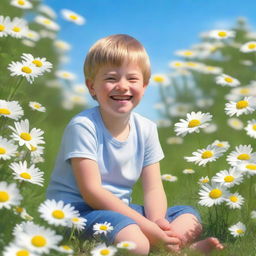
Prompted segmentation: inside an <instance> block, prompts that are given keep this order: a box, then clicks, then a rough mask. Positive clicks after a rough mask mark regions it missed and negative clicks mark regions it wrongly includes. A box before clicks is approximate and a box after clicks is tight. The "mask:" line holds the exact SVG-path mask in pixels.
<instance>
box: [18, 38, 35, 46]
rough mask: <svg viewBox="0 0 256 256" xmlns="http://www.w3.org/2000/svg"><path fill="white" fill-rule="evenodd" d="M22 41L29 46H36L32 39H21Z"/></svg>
mask: <svg viewBox="0 0 256 256" xmlns="http://www.w3.org/2000/svg"><path fill="white" fill-rule="evenodd" d="M21 43H22V44H24V45H26V46H28V47H35V46H36V44H35V43H34V42H32V41H30V40H27V39H23V40H21Z"/></svg>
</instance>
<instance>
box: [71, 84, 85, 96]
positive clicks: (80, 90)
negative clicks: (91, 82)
mask: <svg viewBox="0 0 256 256" xmlns="http://www.w3.org/2000/svg"><path fill="white" fill-rule="evenodd" d="M72 90H73V91H74V92H75V93H77V94H86V93H88V92H89V91H88V89H87V87H86V86H84V84H74V85H73V86H72Z"/></svg>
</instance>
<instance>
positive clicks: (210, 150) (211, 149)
mask: <svg viewBox="0 0 256 256" xmlns="http://www.w3.org/2000/svg"><path fill="white" fill-rule="evenodd" d="M192 155H193V156H185V157H184V158H185V159H186V160H187V161H188V162H195V164H198V165H199V166H201V165H202V166H205V165H206V164H207V163H209V162H213V161H216V160H217V159H218V158H219V157H220V156H222V155H223V150H222V149H219V148H217V147H215V146H213V145H208V146H207V147H206V148H204V149H198V150H197V151H196V152H193V153H192Z"/></svg>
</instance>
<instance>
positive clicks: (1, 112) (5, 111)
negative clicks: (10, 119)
mask: <svg viewBox="0 0 256 256" xmlns="http://www.w3.org/2000/svg"><path fill="white" fill-rule="evenodd" d="M10 114H11V111H10V110H9V109H7V108H0V115H10Z"/></svg>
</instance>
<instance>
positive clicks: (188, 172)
mask: <svg viewBox="0 0 256 256" xmlns="http://www.w3.org/2000/svg"><path fill="white" fill-rule="evenodd" d="M182 172H183V173H184V174H193V173H195V171H194V170H193V169H190V168H188V169H184V170H183V171H182Z"/></svg>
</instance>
